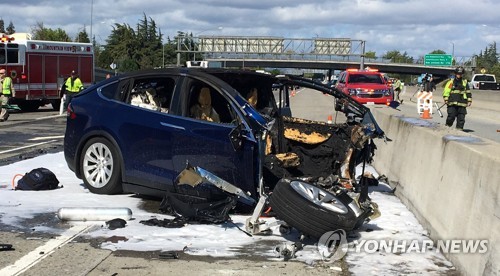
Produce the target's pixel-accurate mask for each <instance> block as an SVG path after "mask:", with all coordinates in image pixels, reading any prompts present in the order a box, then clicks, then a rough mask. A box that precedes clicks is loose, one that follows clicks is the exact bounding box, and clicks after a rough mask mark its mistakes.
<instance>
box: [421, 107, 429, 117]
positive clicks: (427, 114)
mask: <svg viewBox="0 0 500 276" xmlns="http://www.w3.org/2000/svg"><path fill="white" fill-rule="evenodd" d="M420 118H422V119H432V117H431V114H430V113H429V108H428V107H424V112H423V113H422V116H421V117H420Z"/></svg>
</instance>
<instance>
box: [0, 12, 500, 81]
mask: <svg viewBox="0 0 500 276" xmlns="http://www.w3.org/2000/svg"><path fill="white" fill-rule="evenodd" d="M15 32H16V30H15V27H14V24H13V23H12V22H10V23H9V25H8V26H7V28H5V23H4V21H3V19H1V18H0V33H6V34H13V33H15ZM31 34H32V39H35V40H49V41H66V42H69V41H73V42H87V43H90V42H91V41H90V40H91V39H90V38H89V34H88V33H87V31H86V28H85V26H83V28H82V30H80V31H79V32H78V34H77V35H76V37H74V38H71V37H70V36H69V35H68V33H67V32H66V31H65V30H63V29H61V28H57V29H51V28H46V27H45V26H44V24H43V23H37V24H36V25H35V26H33V27H32V30H31ZM163 37H164V35H163V33H162V32H161V30H160V28H158V26H157V25H156V22H155V21H154V20H153V19H152V18H151V17H147V16H146V14H143V18H142V19H140V20H139V22H138V23H137V24H136V26H134V27H131V26H130V25H128V24H126V23H123V24H119V23H115V24H114V25H113V26H112V31H111V34H110V35H109V36H108V37H107V38H106V40H105V43H102V44H101V42H97V41H96V40H95V36H94V37H93V38H92V43H93V45H94V52H95V61H96V66H97V67H101V68H109V66H110V64H112V63H114V64H116V65H117V69H118V71H119V72H128V71H134V70H139V69H148V68H161V67H165V66H172V65H175V64H177V52H176V51H177V39H179V38H181V39H183V43H184V44H186V45H191V47H192V49H194V48H195V47H196V45H193V43H194V42H193V39H192V38H193V35H192V34H188V33H186V32H182V31H177V34H176V35H175V36H174V37H173V38H172V39H171V38H170V37H166V39H165V40H166V41H165V43H163ZM445 53H446V52H444V51H442V50H434V51H432V52H430V53H429V54H445ZM192 55H193V54H189V53H184V54H183V55H181V57H180V58H181V60H180V61H181V64H185V61H186V60H191V59H192V58H193V57H192ZM498 57H499V56H498V53H497V49H496V43H495V42H494V43H492V44H490V45H488V46H487V47H486V48H485V49H484V51H483V50H482V51H480V53H479V54H478V55H475V58H476V68H484V69H486V71H487V72H488V73H490V74H495V75H497V77H500V63H499V60H498ZM365 58H368V59H375V58H377V54H376V53H375V52H373V51H368V52H366V53H365ZM382 58H384V59H387V60H390V61H391V62H396V63H423V57H420V58H419V59H417V60H415V58H414V57H411V56H409V55H408V53H407V52H400V51H398V50H391V51H388V52H386V53H385V54H383V55H382ZM468 65H471V64H468ZM394 76H395V77H399V78H401V79H403V80H404V81H410V80H409V79H408V80H406V79H407V78H409V77H410V76H405V75H397V74H396V75H394Z"/></svg>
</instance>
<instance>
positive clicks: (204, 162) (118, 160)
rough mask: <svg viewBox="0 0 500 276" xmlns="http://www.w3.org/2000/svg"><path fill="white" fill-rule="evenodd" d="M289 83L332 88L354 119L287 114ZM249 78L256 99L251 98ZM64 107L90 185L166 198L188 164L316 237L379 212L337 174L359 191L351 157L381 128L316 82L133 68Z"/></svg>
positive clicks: (363, 157)
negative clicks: (328, 121) (313, 118)
mask: <svg viewBox="0 0 500 276" xmlns="http://www.w3.org/2000/svg"><path fill="white" fill-rule="evenodd" d="M276 84H278V85H276ZM296 86H300V87H305V88H309V89H315V90H318V92H320V93H326V94H330V95H332V96H334V97H336V98H337V102H338V103H339V104H338V105H337V108H338V109H339V110H341V111H342V112H344V113H346V114H348V115H349V116H348V117H349V118H350V120H349V121H348V122H347V123H342V124H326V123H324V122H314V121H309V120H304V119H298V118H292V117H288V116H284V115H283V113H285V114H287V113H288V112H283V111H286V110H287V109H289V102H290V101H289V98H288V95H289V92H290V90H291V89H292V88H293V87H296ZM254 88H255V89H256V90H257V91H258V94H257V95H258V96H257V100H256V101H255V99H252V100H251V102H250V100H248V101H247V98H246V97H247V95H248V94H249V93H250V91H254ZM273 89H274V93H277V96H275V95H274V94H273ZM275 97H279V98H281V99H283V100H280V101H276V99H275ZM277 102H279V106H278V105H277V104H276V103H277ZM210 103H211V108H210V107H209V106H208V105H210ZM196 108H205V109H206V113H204V114H205V117H203V116H195V114H194V113H193V110H196ZM215 114H217V116H215ZM67 117H68V119H67V127H66V134H65V138H64V155H65V158H66V161H67V164H68V166H69V168H70V169H71V170H72V171H74V172H75V174H76V176H77V177H79V178H81V179H83V182H84V184H85V187H87V188H88V189H89V190H90V191H91V192H93V193H99V194H114V193H121V192H127V193H136V194H143V195H151V196H157V197H163V196H164V195H165V194H166V193H168V192H169V191H172V189H174V188H175V187H174V186H175V185H174V184H175V183H176V181H178V179H179V178H178V177H179V175H180V174H181V173H182V172H184V171H185V169H186V167H187V165H189V167H190V168H193V167H196V168H200V169H198V170H197V172H200V171H203V172H204V174H206V173H205V172H209V173H210V174H211V175H213V176H216V177H217V179H218V180H215V181H216V182H224V183H230V184H232V185H233V186H231V189H232V191H234V190H238V193H239V195H240V196H242V195H243V197H247V196H248V197H250V198H252V199H254V200H255V201H258V200H260V199H262V198H264V197H265V198H268V197H269V201H270V203H269V204H271V206H272V208H273V210H275V212H276V214H277V216H278V217H282V218H287V220H288V218H289V217H293V218H295V219H294V220H291V221H286V220H285V221H286V222H287V223H289V224H290V225H291V226H293V227H297V229H299V230H300V231H302V232H303V233H306V234H308V235H311V236H314V237H319V236H321V234H322V233H325V232H327V231H329V230H334V229H332V228H335V227H336V229H338V228H342V229H345V230H351V229H353V228H355V227H357V226H359V225H360V224H361V223H363V222H364V221H366V219H367V218H368V217H369V216H370V215H372V214H373V212H374V207H373V205H372V204H371V202H370V201H369V199H367V196H366V194H365V196H364V199H363V197H361V198H362V200H359V201H358V199H354V198H357V197H351V196H350V195H349V194H352V193H354V189H352V188H349V185H347V186H343V185H341V184H342V183H346V182H347V183H348V184H350V185H353V186H354V187H357V188H359V189H356V191H357V192H359V191H361V190H364V189H361V188H360V186H359V185H365V184H363V183H359V182H357V181H356V179H354V170H355V166H356V165H357V164H359V163H361V162H367V161H369V160H371V157H372V155H373V153H374V147H373V146H372V143H371V140H372V138H376V137H383V135H384V133H383V131H382V130H381V129H380V128H379V127H378V125H377V123H376V122H375V120H374V118H373V116H372V115H371V113H370V110H369V109H368V108H366V107H365V106H363V105H361V104H359V103H357V102H356V101H354V100H352V98H350V97H349V96H347V95H345V94H343V93H341V92H340V91H337V90H336V89H335V88H330V87H326V86H324V85H322V84H317V83H314V82H313V81H311V80H307V79H304V78H301V77H296V76H279V77H276V76H272V75H268V74H261V73H256V72H251V71H245V70H227V69H202V68H168V69H161V70H146V71H138V72H133V73H129V74H124V75H119V76H116V77H113V78H111V79H108V80H105V81H103V82H100V83H98V84H96V85H94V86H92V87H89V88H88V89H86V90H85V91H82V92H81V93H80V94H79V95H77V96H76V97H74V99H73V100H72V102H71V104H70V105H69V106H68V110H67ZM208 178H210V179H212V180H211V181H212V182H214V180H213V179H214V177H205V179H208ZM326 179H330V180H331V181H327V180H326ZM333 180H335V181H333ZM340 180H342V181H340ZM209 182H210V181H209ZM319 182H322V184H321V185H319V184H318V183H319ZM361 182H363V181H361ZM217 185H218V184H217ZM218 186H220V185H218ZM273 191H275V193H273ZM280 197H286V198H280ZM304 202H308V204H306V205H305V204H304ZM266 204H268V203H266ZM293 206H294V207H296V208H291V207H293ZM261 207H262V206H261ZM304 212H305V213H304ZM313 213H318V218H317V219H315V220H311V219H310V216H312V214H313ZM328 218H330V219H328ZM296 222H298V223H296Z"/></svg>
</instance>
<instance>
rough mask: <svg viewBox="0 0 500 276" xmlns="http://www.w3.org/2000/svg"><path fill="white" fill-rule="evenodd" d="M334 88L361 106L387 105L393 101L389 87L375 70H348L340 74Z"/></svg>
mask: <svg viewBox="0 0 500 276" xmlns="http://www.w3.org/2000/svg"><path fill="white" fill-rule="evenodd" d="M336 87H337V89H339V90H341V91H342V92H344V93H345V94H347V95H350V96H351V97H353V98H354V99H355V100H357V101H358V102H360V103H363V104H389V103H390V102H391V101H392V100H393V90H392V88H391V85H390V84H389V83H388V82H387V80H386V79H385V78H384V76H383V75H382V74H381V73H380V72H378V71H375V70H357V69H348V70H347V71H344V72H342V73H340V76H339V80H338V82H337V86H336Z"/></svg>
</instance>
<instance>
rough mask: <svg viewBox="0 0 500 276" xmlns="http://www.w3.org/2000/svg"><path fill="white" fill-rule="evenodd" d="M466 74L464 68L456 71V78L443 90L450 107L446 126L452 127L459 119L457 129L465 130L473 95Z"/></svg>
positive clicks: (444, 97)
mask: <svg viewBox="0 0 500 276" xmlns="http://www.w3.org/2000/svg"><path fill="white" fill-rule="evenodd" d="M464 73H465V69H464V68H463V67H461V66H460V67H457V68H456V69H455V78H454V79H451V80H449V81H448V82H447V83H446V85H445V87H444V90H443V99H444V103H445V104H446V105H447V106H448V109H447V111H448V117H447V118H446V125H447V126H449V127H451V126H453V122H454V121H455V118H457V126H456V127H457V129H460V130H463V128H464V124H465V114H467V107H468V106H470V105H471V104H472V94H471V92H470V90H469V85H468V83H467V80H466V79H463V78H462V76H463V74H464Z"/></svg>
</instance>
